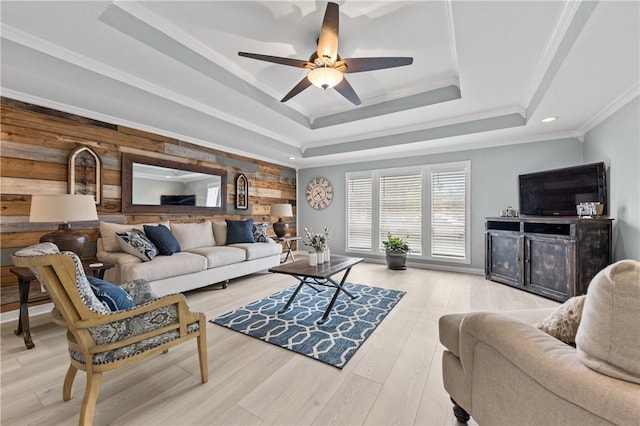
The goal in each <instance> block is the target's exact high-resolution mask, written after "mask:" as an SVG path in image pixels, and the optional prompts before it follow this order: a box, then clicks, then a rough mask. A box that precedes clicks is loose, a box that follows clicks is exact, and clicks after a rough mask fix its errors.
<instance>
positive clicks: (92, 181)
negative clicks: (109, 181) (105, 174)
mask: <svg viewBox="0 0 640 426" xmlns="http://www.w3.org/2000/svg"><path fill="white" fill-rule="evenodd" d="M76 168H77V169H76ZM91 169H93V172H91ZM76 172H79V173H76ZM90 173H91V174H93V177H90V176H89V174H90ZM68 186H69V194H72V195H73V194H76V193H77V194H81V195H92V194H93V195H94V197H95V203H96V204H98V205H99V204H100V203H101V202H102V163H101V161H100V157H98V155H97V154H96V153H95V152H93V150H92V149H91V148H89V147H86V146H81V147H78V148H76V149H74V150H73V151H72V152H71V155H69V182H68Z"/></svg>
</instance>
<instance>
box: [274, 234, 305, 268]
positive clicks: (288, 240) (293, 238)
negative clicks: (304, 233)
mask: <svg viewBox="0 0 640 426" xmlns="http://www.w3.org/2000/svg"><path fill="white" fill-rule="evenodd" d="M301 239H302V237H296V236H295V235H294V236H284V237H282V238H276V239H275V242H277V243H284V244H285V250H286V256H285V257H284V260H282V261H281V262H280V263H285V262H286V261H287V259H289V256H291V261H292V262H295V261H296V258H295V257H294V256H293V250H291V244H293V242H294V241H299V240H301Z"/></svg>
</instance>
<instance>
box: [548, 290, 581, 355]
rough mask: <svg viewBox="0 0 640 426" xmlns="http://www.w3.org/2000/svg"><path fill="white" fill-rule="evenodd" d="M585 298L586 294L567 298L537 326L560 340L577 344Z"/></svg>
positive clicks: (573, 344)
mask: <svg viewBox="0 0 640 426" xmlns="http://www.w3.org/2000/svg"><path fill="white" fill-rule="evenodd" d="M585 298H586V296H575V297H572V298H571V299H569V300H567V301H566V302H564V303H563V304H562V305H560V306H558V307H557V308H556V310H554V311H553V312H552V313H551V315H549V316H548V317H547V318H545V319H544V320H542V322H540V324H538V325H537V328H539V329H540V330H542V331H544V332H545V333H547V334H550V335H551V336H553V337H555V338H556V339H558V340H562V341H563V342H565V343H568V344H570V345H572V346H575V342H576V333H577V332H578V326H579V325H580V320H581V319H582V308H583V307H584V300H585Z"/></svg>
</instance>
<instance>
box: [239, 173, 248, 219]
mask: <svg viewBox="0 0 640 426" xmlns="http://www.w3.org/2000/svg"><path fill="white" fill-rule="evenodd" d="M248 208H249V181H248V180H247V177H246V176H245V175H243V174H242V173H240V174H238V176H236V209H238V210H247V209H248Z"/></svg>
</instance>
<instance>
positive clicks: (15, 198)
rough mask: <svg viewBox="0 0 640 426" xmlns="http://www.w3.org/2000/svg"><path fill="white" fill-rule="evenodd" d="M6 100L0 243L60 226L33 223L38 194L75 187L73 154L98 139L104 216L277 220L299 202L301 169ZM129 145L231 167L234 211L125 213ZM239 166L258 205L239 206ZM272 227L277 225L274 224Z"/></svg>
mask: <svg viewBox="0 0 640 426" xmlns="http://www.w3.org/2000/svg"><path fill="white" fill-rule="evenodd" d="M0 104H1V105H0V124H1V128H0V153H1V156H0V177H1V178H0V179H1V182H0V221H1V222H0V224H1V225H2V226H0V247H1V248H6V249H9V251H13V250H17V249H19V248H21V247H25V246H28V245H31V244H35V243H37V242H38V240H39V238H40V236H41V235H43V234H45V233H47V232H49V231H51V230H54V229H56V226H55V224H35V223H33V224H32V223H29V221H28V218H29V210H30V205H31V195H32V194H64V193H67V180H68V170H67V167H68V166H67V165H68V158H69V155H70V153H71V152H72V151H73V150H74V149H76V148H77V147H79V146H88V147H90V148H91V149H92V150H93V151H94V152H95V153H96V154H97V155H98V156H99V157H100V160H101V162H102V196H103V200H102V203H101V205H99V206H98V214H99V215H100V219H101V220H106V221H111V222H117V223H142V222H156V221H164V220H171V221H175V222H189V221H201V220H224V219H245V218H253V219H254V220H256V221H264V222H269V223H272V222H274V221H276V220H277V218H271V217H270V216H269V206H271V205H272V204H276V203H283V202H289V203H291V204H293V205H294V208H295V201H296V200H295V197H296V181H295V175H296V174H295V171H293V170H292V169H286V168H283V167H281V166H279V165H276V164H270V163H267V162H265V161H261V160H255V159H251V158H247V157H243V156H241V155H237V154H232V153H228V152H224V151H220V150H216V149H212V148H208V147H202V146H198V145H195V144H192V143H189V142H185V141H180V140H177V139H173V138H169V137H165V136H161V135H155V134H151V133H147V132H144V131H141V130H136V129H132V128H128V127H124V126H117V125H114V124H110V123H104V122H100V121H96V120H92V119H89V118H86V117H79V116H76V115H73V114H68V113H65V112H62V111H56V110H52V109H48V108H44V107H39V106H37V105H32V104H27V103H23V102H20V101H16V100H12V99H8V98H2V99H1V102H0ZM123 152H128V153H135V154H139V155H144V156H148V157H157V158H165V159H169V160H172V161H178V162H183V163H186V164H197V165H202V166H208V167H213V168H222V169H225V170H226V171H227V174H228V191H227V194H228V207H227V212H228V214H225V215H212V216H202V215H158V214H155V213H150V214H145V213H136V214H123V213H122V210H121V206H122V202H121V199H120V197H121V192H122V188H121V178H122V177H121V170H120V169H121V158H122V153H123ZM239 173H243V174H244V175H245V176H246V177H247V179H248V180H249V202H250V206H249V209H248V210H246V211H241V210H235V209H234V199H233V196H234V194H235V185H234V183H235V177H236V175H237V174H239ZM289 223H290V230H291V231H290V232H291V233H292V234H294V233H295V232H296V229H295V218H289ZM83 226H87V225H86V224H85V225H83ZM74 228H75V227H74ZM84 232H85V233H87V234H88V235H89V238H90V240H91V241H95V240H96V239H97V238H98V237H99V230H98V222H95V223H92V227H90V228H89V229H85V230H84ZM269 232H270V233H273V229H272V227H271V226H270V227H269ZM9 268H10V265H7V264H3V265H1V268H0V287H2V288H3V297H2V301H1V302H0V304H1V307H2V311H3V312H4V311H6V310H7V309H16V308H17V305H16V303H15V300H13V299H14V297H13V296H12V297H4V296H6V295H9V294H11V295H15V294H17V290H16V288H15V287H16V284H17V280H16V279H15V277H14V276H13V274H11V273H10V272H9Z"/></svg>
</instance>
